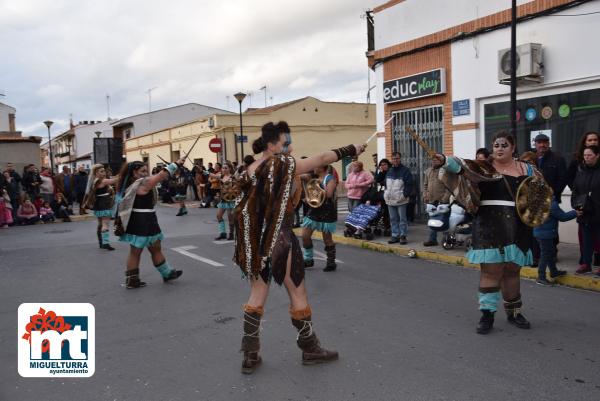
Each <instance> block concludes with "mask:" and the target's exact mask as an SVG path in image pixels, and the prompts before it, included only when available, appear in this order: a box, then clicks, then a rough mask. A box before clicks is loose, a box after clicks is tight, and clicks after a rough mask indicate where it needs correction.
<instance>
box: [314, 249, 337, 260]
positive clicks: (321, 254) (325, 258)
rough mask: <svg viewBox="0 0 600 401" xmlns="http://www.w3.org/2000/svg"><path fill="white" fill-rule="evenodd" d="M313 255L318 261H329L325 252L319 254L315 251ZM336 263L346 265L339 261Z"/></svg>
mask: <svg viewBox="0 0 600 401" xmlns="http://www.w3.org/2000/svg"><path fill="white" fill-rule="evenodd" d="M313 253H314V254H315V255H316V256H317V257H316V258H314V259H318V260H327V255H325V254H324V253H323V252H319V251H317V250H313ZM335 262H336V263H344V262H342V261H341V260H339V259H336V260H335Z"/></svg>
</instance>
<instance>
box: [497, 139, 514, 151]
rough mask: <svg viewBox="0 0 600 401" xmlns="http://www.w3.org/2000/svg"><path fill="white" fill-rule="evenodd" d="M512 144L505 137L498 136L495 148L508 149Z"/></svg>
mask: <svg viewBox="0 0 600 401" xmlns="http://www.w3.org/2000/svg"><path fill="white" fill-rule="evenodd" d="M509 146H510V144H509V143H508V141H507V140H506V139H505V138H498V139H496V140H495V141H494V148H502V149H506V148H508V147H509Z"/></svg>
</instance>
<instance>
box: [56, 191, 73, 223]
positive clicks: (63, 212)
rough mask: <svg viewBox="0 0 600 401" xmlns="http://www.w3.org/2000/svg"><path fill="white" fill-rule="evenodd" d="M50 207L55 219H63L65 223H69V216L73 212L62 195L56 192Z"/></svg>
mask: <svg viewBox="0 0 600 401" xmlns="http://www.w3.org/2000/svg"><path fill="white" fill-rule="evenodd" d="M50 206H51V207H52V211H53V212H54V215H55V216H56V217H57V218H59V219H63V221H64V222H65V223H68V222H70V221H71V217H70V215H71V214H73V212H72V211H71V209H70V207H69V203H68V202H67V200H66V198H65V197H64V196H63V194H61V193H60V192H58V193H57V194H56V196H55V198H54V200H53V201H52V203H51V204H50Z"/></svg>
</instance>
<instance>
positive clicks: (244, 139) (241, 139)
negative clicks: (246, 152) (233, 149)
mask: <svg viewBox="0 0 600 401" xmlns="http://www.w3.org/2000/svg"><path fill="white" fill-rule="evenodd" d="M235 140H236V142H237V143H240V142H242V143H246V142H248V135H236V136H235Z"/></svg>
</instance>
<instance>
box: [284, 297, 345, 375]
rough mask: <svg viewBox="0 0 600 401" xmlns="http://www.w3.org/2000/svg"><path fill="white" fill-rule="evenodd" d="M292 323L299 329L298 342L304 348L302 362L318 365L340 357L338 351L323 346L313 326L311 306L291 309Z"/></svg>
mask: <svg viewBox="0 0 600 401" xmlns="http://www.w3.org/2000/svg"><path fill="white" fill-rule="evenodd" d="M290 315H291V316H292V324H293V325H294V327H295V328H296V329H297V330H298V337H297V339H296V343H297V344H298V347H300V349H301V350H302V364H303V365H316V364H318V363H325V362H330V361H334V360H336V359H338V353H337V351H329V350H326V349H324V348H322V347H321V343H320V342H319V339H318V338H317V335H316V334H315V333H314V331H313V328H312V317H311V309H310V306H307V307H306V309H303V310H299V311H292V310H290Z"/></svg>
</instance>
